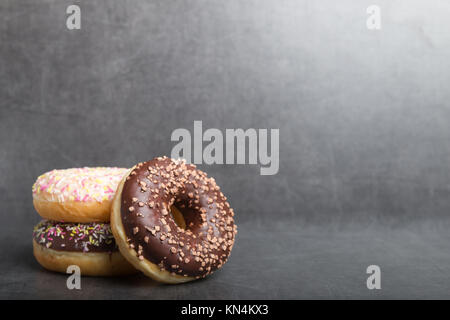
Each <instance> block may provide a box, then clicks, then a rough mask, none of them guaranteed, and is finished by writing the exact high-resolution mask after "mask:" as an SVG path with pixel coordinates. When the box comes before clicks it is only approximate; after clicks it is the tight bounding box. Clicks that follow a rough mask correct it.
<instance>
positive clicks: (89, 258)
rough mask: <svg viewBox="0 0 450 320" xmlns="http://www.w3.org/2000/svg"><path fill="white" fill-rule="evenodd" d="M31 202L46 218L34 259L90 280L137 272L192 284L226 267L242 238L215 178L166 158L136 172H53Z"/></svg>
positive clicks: (43, 178)
mask: <svg viewBox="0 0 450 320" xmlns="http://www.w3.org/2000/svg"><path fill="white" fill-rule="evenodd" d="M33 202H34V205H35V208H36V210H37V211H38V212H39V214H40V215H41V216H42V217H43V218H44V219H45V220H44V221H42V222H41V223H39V224H38V225H37V226H36V227H35V229H34V233H33V246H34V254H35V256H36V259H37V260H38V261H39V263H40V264H41V265H43V266H44V267H45V268H47V269H50V270H54V271H60V272H65V271H66V268H67V266H68V265H71V264H75V265H78V266H80V269H81V273H82V274H85V275H116V274H127V273H132V272H134V271H135V270H136V269H137V270H140V271H142V272H143V273H144V274H145V275H147V276H149V277H151V278H153V279H155V280H157V281H161V282H164V283H182V282H187V281H191V280H195V279H199V278H204V277H206V276H208V275H210V274H211V273H213V272H214V271H216V270H217V269H219V268H221V267H222V266H223V265H224V264H225V262H226V261H227V260H228V257H229V255H230V253H231V249H232V248H233V245H234V239H235V235H236V233H237V228H236V225H235V224H234V218H233V217H234V212H233V209H232V208H231V207H230V205H229V204H228V202H227V198H226V197H225V195H224V194H223V193H222V192H221V191H220V188H219V186H218V185H217V184H216V182H215V180H214V178H211V177H208V176H207V174H206V173H204V172H202V171H200V170H198V169H197V168H196V167H195V165H191V164H186V162H185V161H183V160H173V159H170V158H167V157H158V158H155V159H153V160H150V161H147V162H142V163H139V164H137V165H135V166H134V167H133V168H131V169H120V168H83V169H67V170H53V171H51V172H48V173H46V174H44V175H42V176H40V177H39V178H38V179H37V181H36V183H35V184H34V186H33ZM110 218H111V225H109V224H108V223H107V222H108V221H109V219H110ZM58 221H64V222H58ZM119 251H120V252H119ZM132 266H133V267H134V268H133V267H132Z"/></svg>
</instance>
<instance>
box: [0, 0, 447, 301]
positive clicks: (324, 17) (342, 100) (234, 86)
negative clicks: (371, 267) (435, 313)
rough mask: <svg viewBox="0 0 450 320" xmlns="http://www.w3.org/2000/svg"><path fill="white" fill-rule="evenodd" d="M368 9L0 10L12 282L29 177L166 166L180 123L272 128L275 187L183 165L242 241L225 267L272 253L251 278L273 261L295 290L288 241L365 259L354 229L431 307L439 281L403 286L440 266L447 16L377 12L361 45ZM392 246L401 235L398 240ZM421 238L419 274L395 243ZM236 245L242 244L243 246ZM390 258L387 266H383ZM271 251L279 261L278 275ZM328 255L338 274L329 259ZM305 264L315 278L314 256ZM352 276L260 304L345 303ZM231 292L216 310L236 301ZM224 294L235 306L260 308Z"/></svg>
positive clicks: (299, 4)
mask: <svg viewBox="0 0 450 320" xmlns="http://www.w3.org/2000/svg"><path fill="white" fill-rule="evenodd" d="M74 3H75V4H78V5H80V7H81V30H67V28H66V17H67V15H66V13H65V11H66V7H67V6H68V5H70V4H74ZM370 4H372V3H369V2H367V1H366V2H364V1H362V2H361V1H356V0H354V1H348V0H347V1H339V2H337V1H331V0H327V1H324V0H321V1H312V0H311V1H302V0H297V1H294V0H292V1H268V0H254V1H237V0H230V1H207V0H203V1H199V0H194V1H180V0H178V1H162V0H161V1H136V0H133V1H132V0H129V1H118V0H117V1H116V0H114V1H106V0H103V1H95V4H94V3H92V2H91V1H67V0H65V1H50V0H44V1H31V0H29V1H28V0H14V1H1V2H0V146H1V152H0V173H1V176H2V183H1V184H0V197H1V198H0V199H1V201H2V203H3V207H2V213H1V215H0V219H1V221H0V222H1V223H0V230H1V237H2V239H3V240H4V241H3V242H2V243H4V244H5V243H7V244H8V245H6V246H5V249H4V250H7V249H6V247H10V246H13V244H11V243H17V246H18V249H17V250H19V251H20V252H22V251H23V255H18V257H17V260H15V262H14V264H19V265H20V261H21V260H20V259H21V258H20V257H22V256H25V255H26V256H27V259H28V260H29V265H30V266H29V268H30V269H32V270H35V269H39V267H38V266H37V264H33V263H34V262H33V261H32V258H31V255H30V253H29V250H30V247H31V246H30V245H29V239H25V240H23V239H22V238H21V236H20V233H21V232H23V230H26V233H27V234H29V233H31V229H32V226H33V224H35V223H36V222H37V221H38V220H39V217H38V215H37V214H36V213H35V212H34V210H33V207H32V201H31V200H32V198H31V185H32V184H33V182H34V180H35V179H36V177H37V176H38V175H39V174H41V173H43V172H46V171H48V170H51V169H54V168H67V167H80V166H103V165H104V166H123V167H130V166H132V165H134V164H135V163H136V162H139V161H145V160H149V159H151V158H153V157H155V156H158V155H170V152H171V149H172V147H173V145H174V143H173V142H171V141H170V135H171V133H172V131H173V130H174V129H176V128H187V129H189V130H190V131H192V130H193V122H194V120H202V121H203V127H204V129H207V128H218V129H220V130H225V129H226V128H243V129H247V128H255V129H258V128H269V129H270V128H279V129H280V170H279V173H278V174H277V175H274V176H260V175H259V166H254V165H253V166H249V165H239V166H237V165H211V166H207V165H202V166H200V168H201V169H203V170H205V171H207V172H208V173H209V174H210V175H212V176H214V177H215V178H216V180H217V182H218V184H219V185H220V186H221V187H222V189H223V191H224V193H225V194H226V195H227V196H228V197H229V200H230V203H231V205H232V206H233V207H234V209H235V211H236V213H237V222H238V225H239V224H240V225H241V228H240V234H239V237H241V239H243V240H241V241H242V242H241V244H239V239H240V238H239V237H238V242H237V247H236V251H237V253H236V257H235V259H234V260H233V259H231V261H233V262H234V263H236V264H239V259H238V258H237V257H238V256H239V252H241V253H242V255H243V256H244V255H246V252H247V249H248V250H250V251H252V250H253V252H254V255H255V257H253V258H247V259H248V260H246V261H248V264H249V266H250V263H251V264H252V265H261V264H264V261H260V260H252V259H257V256H259V253H258V254H256V252H259V251H258V250H261V255H262V256H267V255H269V258H270V255H271V254H277V256H276V259H275V257H274V258H273V260H270V261H268V262H267V268H268V267H269V266H270V267H271V268H275V270H276V268H277V266H276V265H275V266H274V261H279V260H280V259H281V260H282V261H284V262H283V263H285V264H286V268H285V269H284V270H290V271H289V272H292V276H289V277H287V276H285V282H286V286H287V285H288V284H287V283H289V282H291V281H292V279H297V280H298V282H299V286H298V287H301V285H300V283H301V284H303V285H304V283H305V281H303V280H301V276H302V273H301V272H297V271H298V269H297V268H296V267H294V265H298V263H300V262H301V261H305V260H308V261H310V259H313V258H311V257H309V258H308V257H303V256H300V255H295V254H296V253H295V252H296V249H298V250H301V249H300V247H298V246H297V245H296V246H293V243H298V245H308V244H304V243H305V242H306V243H308V239H310V238H309V237H310V236H309V235H311V237H315V238H314V239H313V240H311V241H309V242H314V245H316V246H319V247H318V248H317V249H316V248H315V247H314V248H313V247H311V248H309V249H305V248H303V249H304V250H303V252H304V251H306V252H308V250H311V252H313V253H314V252H317V251H320V250H321V249H320V241H325V240H326V239H328V237H329V232H331V233H333V234H334V233H336V234H337V235H336V237H337V239H341V238H339V237H340V236H343V237H344V238H345V239H346V240H343V242H342V246H339V244H337V245H336V248H333V247H327V248H328V249H327V250H329V252H330V253H331V252H336V250H337V251H339V250H343V251H344V252H348V253H349V254H350V252H353V251H352V250H354V249H353V247H352V246H353V245H355V242H357V243H360V246H359V247H358V248H357V249H356V251H358V250H359V251H360V252H366V249H367V250H369V249H368V248H369V247H370V246H372V247H373V246H376V244H374V243H373V242H370V241H369V243H368V244H367V245H365V244H364V241H363V240H358V239H366V235H365V233H364V232H365V230H370V232H369V231H368V232H367V234H369V236H367V237H370V234H372V235H374V234H375V236H374V238H376V239H380V241H381V239H386V237H387V238H389V237H391V239H392V242H393V244H392V245H393V246H398V248H397V247H395V248H396V249H393V251H390V254H391V255H392V256H391V255H383V254H382V253H380V251H379V250H378V251H377V250H375V251H376V252H377V254H378V255H379V257H378V261H385V262H386V263H387V264H389V263H393V264H395V263H396V262H395V261H396V260H395V259H399V255H400V256H402V254H405V255H407V256H406V257H405V260H406V261H405V264H403V262H400V263H399V264H398V266H397V267H398V268H399V269H398V272H399V273H398V274H400V272H402V271H401V270H402V268H403V267H405V266H408V263H409V262H408V261H409V260H412V261H416V262H417V261H422V262H423V263H424V265H423V267H422V269H424V270H425V271H423V270H422V271H420V270H421V269H420V268H419V269H420V270H416V269H412V271H411V272H418V273H417V274H416V273H411V276H412V277H416V278H419V279H422V283H420V281H419V283H418V284H417V289H418V290H419V289H420V287H423V285H426V284H427V283H429V281H435V282H436V286H437V287H434V288H435V289H436V290H437V291H434V293H435V295H436V296H439V294H440V293H445V292H447V294H448V292H450V290H448V288H443V287H439V284H442V283H443V281H442V280H443V278H439V277H438V278H436V279H434V278H433V279H432V280H430V279H428V278H420V275H422V276H423V275H424V273H423V272H425V273H427V274H429V272H431V271H430V270H434V269H435V268H437V269H439V267H441V268H442V263H441V262H436V261H445V263H444V270H441V271H440V272H442V277H445V279H448V276H446V274H448V273H447V272H446V271H447V269H448V262H450V257H449V256H448V255H447V253H446V252H447V251H449V250H448V248H447V247H446V246H445V244H446V243H448V242H446V241H448V236H447V234H446V232H445V231H446V230H447V228H448V226H449V225H450V223H449V220H448V215H449V211H450V170H449V162H450V161H449V160H450V159H449V158H450V126H449V121H450V106H449V98H450V90H449V89H448V84H449V83H450V61H449V55H450V33H449V32H448V30H449V28H450V22H449V20H448V16H449V14H450V4H449V3H448V2H446V1H438V0H434V1H381V0H378V1H377V4H378V5H379V6H380V7H381V8H382V29H381V30H379V31H371V30H368V29H367V28H366V19H367V17H368V16H367V14H366V8H367V6H369V5H370ZM286 228H287V229H286ZM292 228H294V229H292ZM295 228H298V229H295ZM255 230H256V231H255ZM258 230H264V232H262V231H261V232H259V231H258ZM274 230H275V231H274ZM286 230H287V231H286ZM302 230H307V232H306V235H305V233H302ZM314 230H317V231H314ZM348 230H350V231H348ZM373 230H375V231H373ZM411 230H412V231H411ZM270 231H272V232H273V233H272V235H271V237H270V239H272V238H273V241H272V240H271V241H269V240H268V238H267V237H266V238H265V239H264V241H267V243H268V245H274V244H273V243H277V241H280V242H278V244H276V246H279V247H275V248H272V249H274V250H270V251H271V252H270V253H267V251H264V248H262V247H258V244H259V243H261V241H262V240H261V241H260V240H258V241H255V240H254V239H256V238H253V236H250V235H253V233H254V234H255V236H256V235H259V236H261V233H262V236H263V237H264V234H265V235H268V233H266V232H270ZM416 231H417V233H416ZM252 232H253V233H252ZM345 232H355V233H356V234H357V235H359V237H360V238H355V239H356V240H354V241H353V240H351V239H352V234H353V233H351V234H350V235H349V236H348V237H350V238H346V236H345ZM402 232H405V233H406V235H405V236H404V237H402V236H398V233H400V234H402ZM343 233H344V235H342V234H343ZM18 234H19V235H18ZM428 235H430V236H433V237H434V238H433V240H432V241H431V242H427V241H426V240H423V241H424V245H426V246H427V247H426V248H428V249H426V250H425V251H427V252H428V254H432V253H433V251H432V249H435V248H436V246H439V245H442V246H443V250H438V251H436V254H437V255H439V257H430V258H429V259H425V260H424V259H419V257H423V252H424V250H422V249H424V248H423V247H421V246H420V245H419V247H418V248H416V249H417V250H416V249H415V248H409V249H408V248H406V249H405V248H404V247H403V246H402V244H403V243H404V244H405V245H407V244H409V243H410V240H411V239H410V238H409V237H410V236H411V237H414V239H418V238H417V237H427V236H428ZM283 237H285V238H283ZM286 237H288V238H286ZM301 237H304V238H301ZM355 237H356V236H355ZM245 239H247V240H248V241H249V242H247V241H246V243H245V245H244V243H243V242H244V240H245ZM252 239H253V240H252ZM283 239H284V240H283ZM300 239H302V240H300ZM395 239H396V240H395ZM420 239H422V238H420ZM252 241H253V242H252ZM283 241H284V242H283ZM291 241H293V242H291ZM331 241H338V240H336V239H335V240H331ZM346 241H348V242H346ZM396 241H397V242H396ZM420 241H422V240H420ZM375 242H376V241H375ZM264 243H265V242H264ZM283 243H286V245H284V244H283ZM338 243H339V242H338ZM370 243H371V244H370ZM420 243H422V242H420ZM281 244H283V245H281ZM288 244H291V245H288ZM252 245H253V247H252ZM244 246H250V247H249V248H247V247H245V250H244ZM291 246H292V247H291ZM419 248H420V249H419ZM431 248H432V249H431ZM397 249H398V252H399V255H396V254H395V253H394V252H396V250H397ZM239 250H240V251H239ZM255 250H256V251H255ZM277 250H279V251H277ZM283 250H285V251H283ZM408 250H410V251H408ZM430 250H431V251H432V252H431V253H430ZM273 251H276V252H275V253H274V252H273ZM293 251H294V252H293ZM283 252H285V253H286V254H288V253H289V252H291V253H292V254H294V256H292V257H293V258H292V259H291V260H292V261H291V260H290V258H287V260H286V256H285V255H284V253H283ZM405 252H410V253H409V254H406V253H405ZM2 255H3V256H5V257H6V256H9V255H10V252H9V251H4V252H3V253H2ZM247 257H248V255H247ZM283 257H284V258H283ZM340 257H341V259H342V261H345V260H347V258H345V254H343V255H340ZM416 258H417V259H416ZM433 259H435V260H434V261H435V262H430V261H432V260H433ZM439 259H440V260H439ZM363 260H364V259H363ZM312 261H318V263H323V264H327V263H328V260H327V255H326V254H325V255H324V258H323V259H319V260H314V259H313V260H312ZM370 261H372V260H371V259H370V257H368V258H367V263H366V261H365V260H364V261H363V262H362V263H361V265H356V266H355V270H359V271H357V272H361V274H359V275H358V277H359V278H358V279H362V280H361V282H360V286H358V287H357V288H359V289H358V290H361V291H352V290H350V289H349V290H347V291H345V290H344V293H342V292H341V295H339V294H337V293H335V294H334V295H333V290H330V289H329V287H330V285H329V283H328V282H327V281H325V282H326V285H325V286H324V287H319V289H317V290H315V289H314V290H310V291H308V290H306V291H304V292H303V291H302V292H303V294H300V293H299V292H297V291H295V289H294V288H293V289H292V290H287V289H279V290H280V291H272V292H271V293H270V294H273V295H275V293H274V292H278V293H279V294H280V295H279V296H278V297H280V298H284V297H291V298H292V297H293V298H296V297H300V296H304V297H309V296H311V295H312V296H318V297H336V296H338V297H342V296H343V297H350V296H363V295H366V294H368V291H367V289H365V287H364V286H365V282H364V281H365V280H364V279H365V273H364V270H365V266H367V265H368V264H370ZM294 262H295V263H294ZM372 262H373V261H372ZM4 263H5V262H4ZM231 263H232V262H230V264H231ZM373 263H377V261H374V262H373ZM11 264H12V262H11ZM334 265H335V263H334ZM437 266H438V267H437ZM4 268H7V266H6V265H4ZM264 268H265V269H264V270H267V268H266V267H264ZM280 268H281V267H280ZM303 268H306V267H305V265H303ZM314 268H317V266H312V267H311V269H314ZM346 268H347V267H343V268H342V269H344V270H348V269H346ZM348 268H350V267H348ZM445 268H447V269H445ZM225 269H226V268H224V270H225ZM319 269H320V268H319ZM27 270H28V269H27ZM229 270H232V267H231V266H230V269H229ZM281 270H283V269H282V268H281ZM308 270H310V269H308ZM224 272H225V271H224ZM330 272H331V273H333V269H331V270H330ZM355 272H356V271H355ZM403 272H404V270H403ZM420 272H422V273H420ZM433 272H434V271H433ZM281 273H282V272H281ZM289 274H291V273H289ZM303 274H305V273H303ZM438 274H439V272H438ZM17 277H19V278H20V277H21V276H20V275H19V276H17V275H16V278H17ZM28 277H30V278H31V279H34V278H33V275H28ZM230 277H231V274H230ZM268 277H269V276H268ZM296 277H297V278H296ZM317 277H318V276H317V275H314V274H311V275H310V279H317ZM393 277H394V278H395V275H394V276H393ZM11 278H12V275H11V274H6V275H2V278H1V279H2V281H3V282H4V283H9V285H10V287H8V286H4V287H3V292H2V296H3V297H10V296H16V295H17V297H19V296H20V294H24V292H28V291H26V290H25V289H23V287H21V285H22V284H21V283H20V282H19V283H17V282H14V281H13V282H11ZM49 279H51V278H49ZM244 279H248V277H244ZM244 279H242V280H240V281H244ZM275 280H276V279H275ZM275 280H274V281H275ZM397 280H398V281H400V280H399V279H398V278H397ZM329 281H334V280H331V278H330V280H329ZM342 281H343V283H344V284H343V285H348V283H346V280H342ZM358 281H359V280H358ZM392 281H394V280H392ZM401 281H403V280H401ZM427 281H428V282H427ZM244 282H245V281H244ZM255 282H256V283H259V285H262V284H261V282H263V281H260V280H252V283H255ZM275 282H276V281H275ZM278 285H279V284H278ZM244 288H245V287H244ZM280 288H281V287H280ZM304 288H305V287H304V286H303V290H305V289H304ZM339 288H342V287H339ZM396 288H397V290H400V291H399V292H397V293H398V295H396V294H394V293H393V291H391V292H389V291H387V293H386V294H387V296H389V294H391V296H395V297H398V296H402V294H412V295H413V294H414V290H412V289H411V288H409V289H404V291H402V290H403V289H402V288H403V287H401V286H400V287H398V286H396ZM247 289H248V286H247ZM30 290H31V289H30ZM86 290H88V289H86ZM255 290H256V289H255ZM283 290H287V291H283ZM321 290H322V291H321ZM336 290H338V289H336ZM355 290H356V289H355ZM30 292H31V291H30ZM210 292H211V291H210ZM239 292H240V291H239V290H237V291H236V292H234V291H233V292H231V293H230V292H228V295H224V296H223V297H234V298H240V297H241V296H239ZM242 292H247V293H248V296H246V297H251V296H252V293H253V296H256V297H259V296H260V297H271V296H270V295H264V294H263V293H262V292H261V294H260V295H258V294H257V292H256V293H255V292H254V291H251V290H250V292H249V291H248V290H247V291H245V290H243V291H242ZM385 292H386V291H385ZM297 293H298V295H297ZM416 293H417V295H418V296H420V291H417V292H416ZM267 294H269V293H267ZM92 295H93V296H95V295H94V294H93V293H92ZM24 296H27V295H26V294H24ZM425 296H426V295H425ZM163 297H166V298H167V297H174V296H173V295H168V296H163ZM175 297H178V298H180V297H181V298H183V297H185V296H183V295H176V296H175ZM199 297H204V296H199ZM212 297H221V296H220V295H212ZM275 297H276V295H275Z"/></svg>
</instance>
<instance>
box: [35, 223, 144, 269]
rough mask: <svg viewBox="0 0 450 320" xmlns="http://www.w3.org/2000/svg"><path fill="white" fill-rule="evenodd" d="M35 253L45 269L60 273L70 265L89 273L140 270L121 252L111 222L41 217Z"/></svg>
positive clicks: (37, 227)
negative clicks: (60, 219) (83, 221)
mask: <svg viewBox="0 0 450 320" xmlns="http://www.w3.org/2000/svg"><path fill="white" fill-rule="evenodd" d="M33 254H34V256H35V258H36V260H37V261H38V262H39V263H40V264H41V265H42V266H43V267H44V268H46V269H48V270H51V271H57V272H61V273H66V271H67V267H69V266H71V265H77V266H78V267H79V268H80V272H81V274H82V275H89V276H116V275H126V274H133V273H136V272H137V270H136V269H135V268H134V267H133V266H132V265H131V264H130V263H129V262H128V261H127V260H125V258H124V257H123V256H122V255H121V254H120V252H119V250H118V248H117V245H116V242H115V240H114V236H113V234H112V232H111V227H110V225H109V223H97V222H91V223H65V222H57V221H49V220H42V221H41V222H39V223H38V224H37V225H36V226H35V227H34V230H33Z"/></svg>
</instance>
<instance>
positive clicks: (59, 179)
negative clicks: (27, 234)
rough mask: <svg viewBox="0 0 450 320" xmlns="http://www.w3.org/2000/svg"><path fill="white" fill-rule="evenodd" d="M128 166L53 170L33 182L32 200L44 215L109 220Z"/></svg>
mask: <svg viewBox="0 0 450 320" xmlns="http://www.w3.org/2000/svg"><path fill="white" fill-rule="evenodd" d="M127 171H128V169H124V168H108V167H98V168H87V167H85V168H72V169H63V170H52V171H49V172H47V173H44V174H43V175H41V176H39V177H38V178H37V180H36V182H35V183H34V185H33V188H32V192H33V204H34V207H35V209H36V211H37V212H38V213H39V214H40V215H41V217H42V218H44V219H48V220H55V221H65V222H109V219H110V212H111V202H112V199H113V197H114V194H115V192H116V189H117V186H118V184H119V182H120V181H121V179H122V177H123V176H124V175H125V174H126V173H127Z"/></svg>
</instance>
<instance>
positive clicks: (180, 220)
mask: <svg viewBox="0 0 450 320" xmlns="http://www.w3.org/2000/svg"><path fill="white" fill-rule="evenodd" d="M170 213H171V214H172V218H173V220H174V221H175V223H176V224H177V226H179V227H180V228H181V229H184V230H186V220H185V219H184V216H183V214H182V213H181V210H180V209H178V208H177V207H176V206H175V205H172V206H171V207H170Z"/></svg>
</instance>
